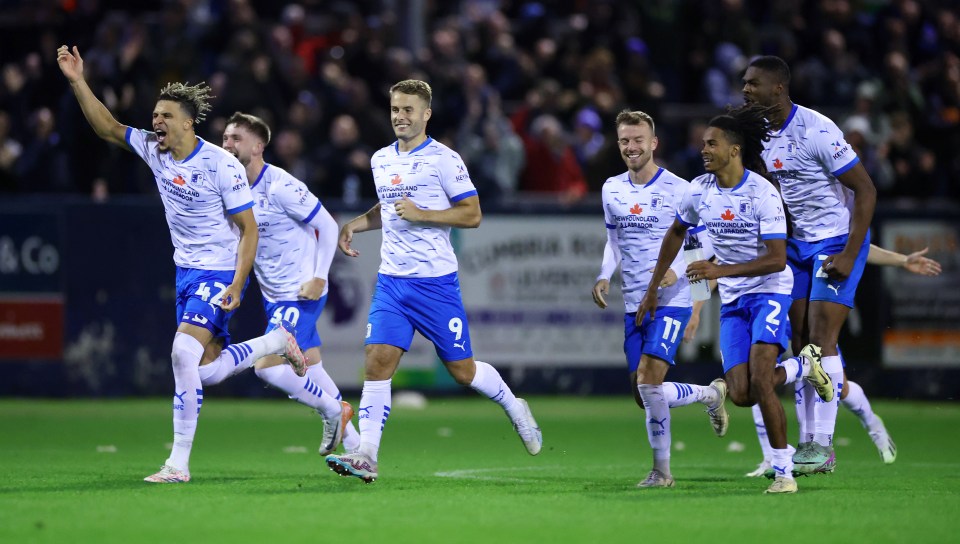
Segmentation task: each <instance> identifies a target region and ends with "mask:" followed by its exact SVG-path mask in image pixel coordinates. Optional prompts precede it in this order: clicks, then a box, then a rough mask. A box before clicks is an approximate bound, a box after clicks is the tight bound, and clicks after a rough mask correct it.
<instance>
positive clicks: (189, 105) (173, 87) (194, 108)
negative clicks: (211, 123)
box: [157, 81, 213, 124]
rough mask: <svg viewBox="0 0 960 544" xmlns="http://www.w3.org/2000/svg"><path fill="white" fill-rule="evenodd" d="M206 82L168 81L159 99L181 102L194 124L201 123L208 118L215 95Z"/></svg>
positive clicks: (161, 90)
mask: <svg viewBox="0 0 960 544" xmlns="http://www.w3.org/2000/svg"><path fill="white" fill-rule="evenodd" d="M212 90H213V89H211V88H210V87H209V86H208V85H207V84H206V82H203V81H201V82H200V83H197V84H196V85H189V84H186V83H167V86H166V87H164V88H163V89H160V97H159V98H157V100H169V101H171V102H176V103H178V104H180V107H181V108H183V111H185V112H186V113H187V115H189V116H190V118H191V119H193V122H194V124H200V121H203V120H204V119H206V118H207V112H208V111H210V110H211V109H212V108H211V107H210V99H211V98H213V95H211V94H210V91H212Z"/></svg>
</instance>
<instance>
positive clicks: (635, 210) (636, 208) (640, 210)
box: [630, 204, 643, 215]
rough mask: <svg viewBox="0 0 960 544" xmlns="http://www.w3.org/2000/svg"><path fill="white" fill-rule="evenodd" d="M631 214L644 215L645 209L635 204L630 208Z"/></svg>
mask: <svg viewBox="0 0 960 544" xmlns="http://www.w3.org/2000/svg"><path fill="white" fill-rule="evenodd" d="M630 213H632V214H635V215H639V214H641V213H643V208H641V207H640V205H639V204H634V205H633V207H632V208H630Z"/></svg>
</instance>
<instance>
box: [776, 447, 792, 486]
mask: <svg viewBox="0 0 960 544" xmlns="http://www.w3.org/2000/svg"><path fill="white" fill-rule="evenodd" d="M796 451H797V450H795V449H793V446H787V447H786V448H783V449H782V450H778V449H774V450H773V461H772V462H771V463H770V464H771V465H772V466H773V470H774V473H775V474H776V476H777V477H779V478H786V479H788V480H792V479H793V454H794V453H796Z"/></svg>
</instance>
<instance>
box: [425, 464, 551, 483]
mask: <svg viewBox="0 0 960 544" xmlns="http://www.w3.org/2000/svg"><path fill="white" fill-rule="evenodd" d="M559 468H563V467H561V466H560V465H547V466H542V465H540V466H530V467H490V468H467V469H461V470H444V471H440V472H434V473H433V475H434V476H436V477H438V478H457V479H460V480H483V481H488V482H530V481H533V480H532V479H531V478H511V477H509V476H485V474H489V473H499V472H531V471H535V472H542V471H547V470H556V469H559Z"/></svg>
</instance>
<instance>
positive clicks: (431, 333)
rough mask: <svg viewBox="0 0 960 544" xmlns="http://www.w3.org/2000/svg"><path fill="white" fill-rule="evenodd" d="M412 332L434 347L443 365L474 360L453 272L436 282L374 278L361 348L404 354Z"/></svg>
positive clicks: (428, 279) (418, 279)
mask: <svg viewBox="0 0 960 544" xmlns="http://www.w3.org/2000/svg"><path fill="white" fill-rule="evenodd" d="M414 331H416V332H419V333H420V334H422V335H423V337H424V338H426V339H427V340H429V341H430V342H432V343H433V346H434V348H435V349H436V350H437V355H438V356H439V357H440V359H441V360H442V361H444V362H450V361H459V360H461V359H467V358H470V357H473V347H472V345H471V344H470V328H469V327H468V326H467V313H466V311H465V310H464V309H463V300H461V298H460V280H459V278H458V277H457V273H456V272H453V273H451V274H447V275H445V276H439V277H436V278H403V277H397V276H387V275H384V274H378V275H377V287H376V290H375V291H374V293H373V302H372V303H371V304H370V316H369V318H368V319H367V337H366V339H365V340H364V344H388V345H391V346H396V347H398V348H400V349H402V350H404V351H407V350H409V349H410V343H411V342H413V333H414Z"/></svg>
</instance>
